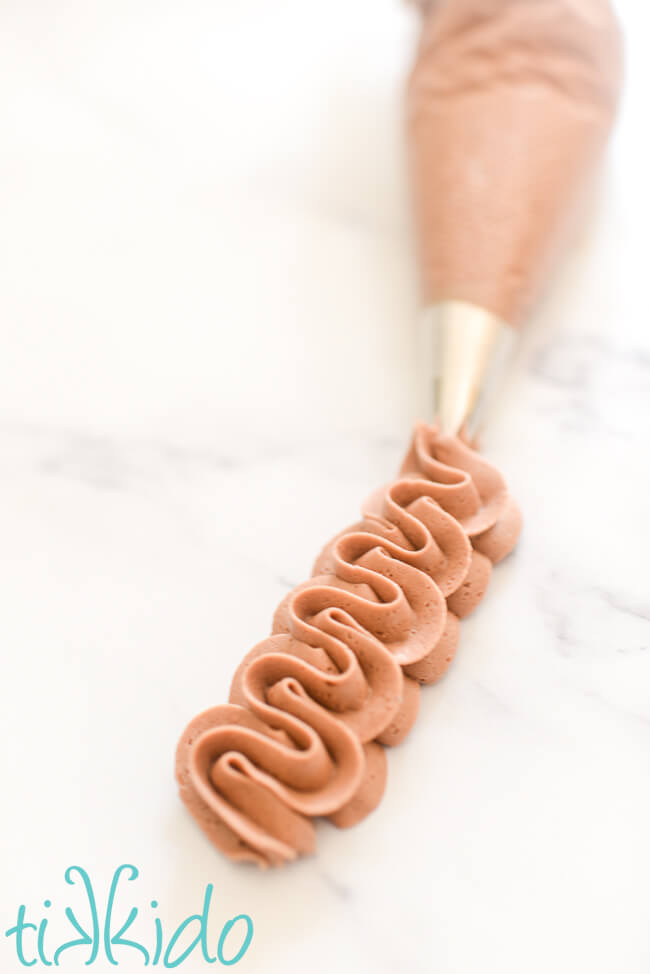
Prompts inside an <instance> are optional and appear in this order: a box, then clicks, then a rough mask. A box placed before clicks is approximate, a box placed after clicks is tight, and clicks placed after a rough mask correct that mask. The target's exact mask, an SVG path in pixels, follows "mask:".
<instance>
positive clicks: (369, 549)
mask: <svg viewBox="0 0 650 974" xmlns="http://www.w3.org/2000/svg"><path fill="white" fill-rule="evenodd" d="M520 526H521V517H520V514H519V511H518V508H517V507H516V505H515V504H514V502H513V501H512V499H511V498H510V497H509V495H508V492H507V489H506V487H505V484H504V481H503V479H502V477H501V475H500V474H499V473H498V471H496V470H495V468H494V467H492V466H491V465H490V464H488V463H487V461H486V460H484V459H483V458H482V457H480V456H479V455H478V454H477V453H476V452H475V451H474V450H472V449H471V448H470V447H469V446H468V445H467V444H465V443H463V442H462V441H461V440H460V439H458V438H456V437H446V436H441V435H440V434H439V433H438V431H437V430H436V429H435V428H434V427H430V426H425V425H424V424H422V425H420V426H418V427H416V430H415V433H414V437H413V441H412V444H411V447H410V449H409V452H408V454H407V456H406V459H405V461H404V464H403V466H402V470H401V473H400V476H399V477H398V479H397V480H395V481H394V482H392V483H390V484H388V485H387V486H386V487H384V488H382V489H381V490H379V491H377V492H375V493H374V494H373V495H372V496H371V497H370V498H369V500H368V501H367V502H366V504H365V505H363V509H362V520H361V521H359V522H357V523H356V524H354V525H352V526H351V527H350V528H348V529H346V530H345V531H343V532H341V533H340V534H339V535H337V536H336V537H335V538H334V539H332V541H330V542H329V544H327V545H326V546H325V548H324V549H323V551H322V552H321V553H320V555H319V556H318V558H317V559H316V563H315V565H314V570H313V574H312V577H311V578H310V579H309V580H308V581H306V582H304V583H302V584H301V585H298V586H297V587H296V588H295V589H293V591H291V592H290V593H289V594H288V595H287V596H286V598H285V599H284V600H283V601H282V602H281V604H280V605H279V606H278V608H277V610H276V612H275V615H274V619H273V631H272V635H271V636H269V637H268V638H267V639H265V640H263V641H262V642H261V643H259V644H258V645H257V646H255V647H254V648H253V649H252V650H251V651H250V652H249V653H248V655H247V656H246V657H245V658H244V660H243V661H242V663H241V664H240V666H239V667H238V669H237V671H236V673H235V675H234V678H233V682H232V686H231V691H230V703H228V704H225V705H223V706H218V707H214V708H212V709H210V710H207V711H205V712H204V713H202V714H200V715H199V716H198V717H196V718H194V720H193V721H191V723H190V724H189V726H188V727H187V728H186V730H185V732H184V734H183V736H182V738H181V740H180V742H179V745H178V749H177V755H176V775H177V779H178V783H179V788H180V794H181V798H182V799H183V801H184V802H185V804H186V805H187V807H188V809H189V810H190V812H191V813H192V815H193V816H194V817H195V819H196V820H197V822H198V823H199V825H200V826H201V827H202V828H203V830H204V831H205V832H206V834H207V835H208V837H209V838H210V839H211V840H212V842H213V843H214V844H215V845H216V846H217V847H218V848H220V849H221V850H222V851H223V852H224V853H225V854H226V855H227V856H229V857H230V858H231V859H236V860H250V861H253V862H257V863H258V864H259V865H262V866H266V865H272V864H279V863H283V862H286V861H289V860H292V859H295V858H296V857H297V856H299V855H301V854H304V853H308V852H311V851H312V850H313V848H314V844H315V832H314V827H313V824H312V821H311V819H313V818H315V817H318V816H325V817H327V818H329V819H330V820H331V821H332V822H334V823H335V824H336V825H338V826H340V827H346V826H348V825H353V824H355V823H356V822H358V821H360V820H361V819H362V818H364V817H365V815H367V814H368V813H369V812H370V811H372V809H374V808H375V807H376V805H377V804H378V802H379V800H380V798H381V795H382V793H383V790H384V785H385V780H386V757H385V752H384V747H385V746H390V745H395V744H398V743H400V742H401V741H402V740H403V739H404V738H405V737H406V735H407V734H408V732H409V730H410V729H411V727H412V726H413V723H414V721H415V719H416V716H417V711H418V705H419V693H420V689H419V684H427V683H433V682H434V681H435V680H437V679H439V678H440V677H441V676H442V674H443V673H444V672H445V670H446V669H447V667H448V666H449V663H450V662H451V660H452V658H453V656H454V653H455V650H456V645H457V641H458V635H459V628H460V626H459V619H460V618H462V617H463V616H465V615H467V614H468V612H471V611H472V609H473V608H474V607H475V606H476V605H477V604H478V602H479V601H480V599H481V598H482V597H483V594H484V592H485V589H486V586H487V583H488V581H489V578H490V573H491V569H492V564H493V563H494V562H496V561H499V560H500V559H501V558H503V557H505V555H506V554H507V553H508V551H510V550H511V549H512V548H513V547H514V544H515V543H516V540H517V536H518V534H519V530H520ZM382 745H383V746H382Z"/></svg>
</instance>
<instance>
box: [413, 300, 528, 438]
mask: <svg viewBox="0 0 650 974" xmlns="http://www.w3.org/2000/svg"><path fill="white" fill-rule="evenodd" d="M423 338H424V343H425V348H424V349H423V363H424V368H425V369H426V370H427V376H426V379H425V383H426V388H427V394H428V398H429V400H430V401H429V404H428V407H429V410H430V412H431V413H432V416H433V418H434V419H435V420H436V421H437V423H438V425H439V428H440V431H441V432H442V433H445V434H450V435H456V434H457V433H459V432H460V430H461V429H463V428H464V429H465V431H466V434H467V435H468V436H470V437H473V436H475V435H476V432H477V430H478V428H479V427H480V425H481V424H482V422H483V421H484V418H485V411H486V406H487V405H488V404H489V402H490V400H491V399H492V397H493V393H494V391H495V388H496V387H497V386H498V384H499V380H500V379H501V378H502V376H503V372H504V368H505V366H506V363H507V360H508V358H509V356H510V352H511V350H512V348H513V346H514V343H515V338H516V335H515V330H514V328H513V327H512V326H511V325H508V324H507V323H506V322H505V321H502V320H501V319H500V318H498V317H497V316H496V315H494V314H492V312H491V311H487V310H486V309H485V308H480V307H478V305H475V304H470V303H469V302H467V301H440V302H439V303H437V304H434V305H431V306H429V307H428V308H426V309H425V311H424V313H423Z"/></svg>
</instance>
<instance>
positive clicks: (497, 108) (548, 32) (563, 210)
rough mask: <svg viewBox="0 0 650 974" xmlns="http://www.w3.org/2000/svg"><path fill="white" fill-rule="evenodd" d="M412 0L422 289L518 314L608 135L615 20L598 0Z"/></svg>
mask: <svg viewBox="0 0 650 974" xmlns="http://www.w3.org/2000/svg"><path fill="white" fill-rule="evenodd" d="M421 6H422V8H423V13H424V17H423V21H422V34H421V41H420V46H419V50H418V54H417V58H416V60H415V64H414V66H413V70H412V72H411V76H410V78H409V85H408V92H407V100H406V108H407V131H408V143H409V149H410V152H409V156H410V170H411V171H410V176H411V179H410V183H411V187H412V191H413V203H414V207H413V211H414V217H415V224H416V231H417V237H418V245H419V246H418V250H419V256H420V267H421V277H422V289H423V299H424V301H425V303H426V304H429V303H435V302H437V301H442V300H445V299H457V300H463V301H468V302H471V303H473V304H476V305H479V306H480V307H482V308H486V309H487V310H488V311H490V312H492V313H494V314H496V315H497V316H498V317H500V318H502V319H503V320H504V321H506V322H508V323H509V324H512V325H517V324H519V323H520V322H521V320H522V318H523V317H524V316H525V313H526V312H527V311H528V310H529V307H530V305H531V303H532V302H533V301H534V299H535V298H536V296H537V294H538V292H539V289H540V287H541V285H542V284H543V283H544V281H545V278H546V276H547V272H548V269H549V266H550V264H551V263H552V260H553V258H554V257H555V256H556V252H557V244H558V242H560V241H561V240H562V237H563V230H564V227H565V225H566V218H567V215H568V214H570V213H571V210H572V209H573V208H574V204H575V200H576V198H579V196H580V194H581V192H582V187H583V186H584V185H585V183H586V182H587V181H588V176H589V174H590V172H591V171H592V170H593V168H594V166H595V164H596V163H597V161H598V159H599V158H600V154H601V151H602V149H603V146H604V144H605V141H606V139H607V136H608V134H609V131H610V128H611V125H612V122H613V119H614V115H615V110H616V106H617V101H618V96H619V89H620V85H621V70H622V69H621V65H622V50H621V35H620V31H619V29H618V24H617V22H616V19H615V17H614V15H613V13H612V9H611V6H610V4H609V2H608V0H436V2H435V3H422V4H421Z"/></svg>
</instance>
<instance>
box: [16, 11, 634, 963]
mask: <svg viewBox="0 0 650 974" xmlns="http://www.w3.org/2000/svg"><path fill="white" fill-rule="evenodd" d="M644 7H645V5H643V4H640V3H638V2H636V0H627V2H625V3H621V4H620V5H619V9H620V10H621V13H622V16H623V18H624V24H625V26H626V30H627V35H628V66H629V67H628V91H627V97H626V100H625V104H624V109H623V114H622V117H621V122H620V125H619V127H618V130H617V133H616V137H615V140H614V144H613V146H612V151H611V153H610V156H609V162H608V165H607V167H606V170H605V172H604V174H603V178H602V180H601V185H600V187H599V191H598V194H597V197H596V198H595V200H594V203H593V205H592V207H591V210H590V212H589V214H588V218H586V219H585V221H584V222H583V223H582V224H581V226H580V228H579V229H578V230H577V232H576V234H575V238H574V240H573V242H572V247H571V252H570V255H569V256H568V257H567V260H566V262H565V264H564V266H563V267H562V270H561V272H560V273H559V274H558V277H557V280H556V282H555V285H554V287H553V289H552V290H551V292H550V293H549V294H548V295H547V297H546V299H545V301H544V303H543V305H542V306H541V307H540V309H539V311H538V313H537V315H536V317H535V320H534V321H532V322H531V326H530V329H529V330H528V332H527V335H526V337H525V340H524V343H523V345H522V347H521V350H520V354H519V356H518V360H517V363H516V367H515V370H514V373H513V375H512V379H511V381H510V382H509V384H508V385H507V387H506V388H504V391H503V395H502V397H501V400H500V407H499V409H498V410H497V412H496V414H495V416H494V418H493V423H492V426H491V428H490V430H489V432H488V433H487V435H486V436H485V438H484V446H485V449H486V452H487V454H488V456H489V457H491V458H492V459H494V460H495V461H496V462H498V463H499V464H501V465H502V466H503V468H504V470H505V472H506V475H507V477H508V479H509V483H510V485H511V487H512V489H513V491H514V492H515V493H516V495H517V497H518V498H519V500H520V502H521V504H522V507H523V509H524V511H525V515H526V527H525V534H524V536H523V538H522V541H521V544H520V547H519V550H518V552H517V554H516V556H515V557H514V558H512V559H510V560H509V562H508V563H506V564H504V565H503V566H502V567H501V568H500V569H499V570H498V571H496V572H495V577H494V582H493V584H492V586H491V591H490V592H489V595H488V597H487V598H486V600H485V602H484V603H483V605H482V607H481V609H480V610H479V611H477V613H476V614H475V616H473V617H472V618H471V620H468V621H467V623H466V624H464V632H463V637H462V645H461V648H460V650H459V654H458V657H457V660H456V662H455V664H454V666H453V668H452V670H451V671H450V673H449V674H448V676H447V677H446V678H445V680H444V681H443V682H442V683H441V684H439V685H438V686H436V687H434V688H431V689H429V690H427V691H426V692H425V693H424V695H423V705H422V711H421V716H420V719H419V722H418V724H417V726H416V728H415V730H414V731H413V733H412V736H411V737H410V739H409V740H408V742H407V743H406V744H405V745H404V746H403V747H402V748H400V749H399V750H396V751H395V752H393V753H391V755H390V767H389V782H388V789H387V793H386V796H385V799H384V801H383V803H382V805H381V807H380V810H378V811H377V812H376V813H375V814H374V815H373V816H371V817H370V818H369V819H368V820H367V821H366V822H365V823H364V824H362V825H361V826H359V827H357V828H356V829H353V830H350V831H348V832H342V833H339V832H337V831H336V830H334V829H333V828H330V827H326V826H323V827H322V829H321V830H320V834H319V852H318V856H317V857H316V858H314V859H313V860H310V861H305V862H302V863H300V864H299V865H297V866H295V867H293V868H290V869H287V870H286V871H283V872H281V873H277V872H276V873H268V874H262V873H258V872H257V871H256V870H254V869H246V868H243V869H242V868H236V867H233V866H231V865H229V864H227V863H226V862H224V861H222V859H221V858H220V857H219V856H218V855H217V854H215V853H214V852H213V851H212V850H211V848H210V847H209V845H208V844H207V843H206V841H205V840H204V839H203V837H202V836H201V834H200V833H199V832H198V830H197V829H196V827H195V826H194V823H193V822H192V821H191V820H190V819H189V817H188V816H187V815H186V814H185V812H184V810H183V809H182V807H181V806H180V803H179V802H178V800H177V796H176V791H175V787H174V782H173V779H172V757H173V751H174V747H175V743H176V739H177V736H178V734H179V732H180V731H181V729H182V727H183V726H184V724H185V722H186V720H187V719H188V718H189V717H191V716H192V715H193V714H194V713H195V712H197V711H198V710H199V709H202V708H204V707H206V706H208V705H210V704H212V703H217V702H221V701H223V700H225V698H226V695H227V689H228V684H229V679H230V676H231V673H232V671H233V669H234V667H235V665H236V663H237V662H238V660H239V659H240V657H241V656H242V654H243V653H244V652H245V651H246V650H247V649H248V648H249V647H250V646H251V645H253V644H254V643H255V642H256V641H258V640H259V639H260V638H261V637H262V636H264V635H265V634H266V632H267V631H268V626H269V620H270V617H271V614H272V611H273V609H274V607H275V605H276V603H277V602H278V601H279V600H280V599H281V598H282V596H283V595H284V593H285V592H286V591H287V588H288V587H289V586H290V585H291V584H292V583H294V582H297V581H299V580H300V579H302V578H303V577H305V576H306V574H307V573H308V572H309V568H310V564H311V559H312V556H313V555H314V554H315V552H316V551H317V550H318V548H319V546H320V545H321V543H322V542H324V541H325V540H326V539H327V538H328V537H329V536H331V534H332V533H333V532H334V531H336V530H337V529H338V528H339V527H341V526H343V525H345V524H347V523H349V521H350V520H351V519H353V518H354V517H355V514H356V509H357V504H358V503H359V501H360V500H361V499H362V498H363V497H364V496H365V494H366V493H367V491H368V489H369V488H371V487H372V486H373V485H375V484H377V483H380V482H382V481H383V480H384V479H386V477H387V476H389V475H390V474H391V473H392V472H393V471H394V469H395V467H396V464H397V461H398V458H399V456H400V452H401V450H402V449H403V447H404V444H405V442H406V439H407V435H408V429H409V425H410V422H411V419H412V417H413V413H414V409H415V405H414V391H413V389H414V378H413V377H414V347H415V346H414V321H415V308H416V287H415V274H414V267H413V258H412V250H411V243H410V236H409V225H408V219H407V209H406V200H405V195H406V194H405V188H404V174H403V160H402V153H401V145H400V116H399V109H400V100H399V99H400V83H401V79H402V77H403V74H404V70H405V66H406V64H407V63H408V59H409V56H410V50H411V45H412V42H413V36H414V30H413V28H414V22H413V20H412V18H411V15H410V12H409V11H408V10H406V9H404V8H402V7H401V6H400V4H399V3H397V2H396V0H373V2H372V3H371V2H370V0H366V2H359V3H354V4H349V3H346V2H344V0H333V2H331V3H329V4H328V5H322V4H321V5H314V4H305V3H301V2H298V0H279V2H276V3H271V4H269V3H263V2H262V0H248V2H244V3H242V2H241V0H240V2H234V0H217V2H213V3H207V2H206V3H204V2H200V0H186V2H185V3H182V4H181V3H169V2H160V0H156V2H153V0H128V2H126V0H112V2H110V3H109V2H108V0H95V2H91V3H88V2H87V0H70V2H68V3H65V4H45V3H42V2H37V0H7V2H5V3H3V5H2V10H1V12H0V28H1V29H2V34H3V37H4V38H5V40H4V42H3V45H2V49H3V55H2V59H1V60H0V132H1V133H2V134H1V140H2V152H1V153H0V212H1V213H2V217H1V220H2V232H1V233H0V333H1V336H2V341H1V354H0V591H1V592H2V598H1V604H2V608H1V610H0V645H1V646H2V664H3V675H2V708H1V721H2V734H1V740H2V745H1V749H0V753H1V759H2V764H1V766H0V771H1V774H2V781H3V785H2V805H1V808H2V824H3V829H2V848H1V861H2V871H1V875H0V916H1V919H2V924H3V926H2V931H1V932H0V958H1V959H2V965H1V966H2V969H3V970H14V969H19V968H18V965H17V961H16V959H15V955H14V954H13V953H12V948H11V947H10V944H9V941H8V940H7V939H6V938H4V937H3V936H1V933H3V932H4V930H5V929H6V928H8V927H9V926H10V924H11V923H12V922H13V921H14V919H15V911H16V908H17V906H18V904H19V903H26V904H27V905H28V906H29V907H30V909H31V908H32V907H33V908H35V909H37V911H38V910H40V914H42V913H43V909H42V908H41V903H42V900H43V899H44V898H45V897H46V896H50V897H51V898H52V899H53V901H54V907H53V910H56V909H58V908H60V906H61V904H62V903H63V902H64V901H65V895H64V887H63V871H64V869H65V868H66V866H69V865H72V864H73V863H75V864H80V865H85V866H86V867H87V868H88V869H89V870H91V871H92V875H93V878H94V880H95V881H96V882H97V884H106V883H107V882H108V880H109V878H110V875H111V873H112V870H113V869H114V868H115V866H116V865H118V864H120V863H122V862H133V863H135V864H137V865H138V867H139V868H140V870H141V878H140V880H139V881H138V882H139V884H140V886H139V887H138V891H137V892H136V893H135V894H134V903H135V904H136V905H139V906H142V907H143V908H144V907H145V906H146V905H147V902H148V899H149V898H150V897H151V896H156V898H157V899H158V900H159V901H160V904H161V905H160V914H161V916H163V917H164V920H165V924H166V926H168V927H169V928H170V929H172V928H173V925H175V924H176V923H177V922H178V921H179V919H182V917H183V916H185V915H187V914H188V913H190V912H192V911H194V910H196V909H197V908H199V907H200V900H201V897H202V891H203V887H204V886H205V884H206V883H207V882H213V883H214V884H215V887H216V890H215V906H214V915H215V917H216V918H217V919H218V920H219V923H221V922H223V921H224V920H225V919H228V918H229V917H231V916H233V915H234V914H236V913H239V912H242V911H244V912H247V913H249V914H250V915H251V916H252V918H253V920H254V923H255V934H254V939H253V944H252V946H251V948H250V950H249V953H248V955H247V957H246V958H245V960H244V961H242V962H241V964H240V965H239V966H238V967H237V968H236V969H239V970H242V971H250V972H264V974H273V972H275V971H280V970H282V971H291V972H298V971H305V970H310V971H311V972H313V974H321V972H323V974H324V972H328V974H329V972H331V971H333V970H337V971H340V972H342V974H348V972H350V974H352V972H355V974H357V972H358V974H384V972H386V974H395V972H398V971H399V972H402V971H408V972H415V974H420V972H421V974H425V972H426V974H478V972H480V974H492V972H494V974H515V972H516V974H520V972H522V971H525V972H526V974H547V972H548V971H555V972H558V974H574V972H576V971H588V972H589V974H612V972H614V971H616V972H625V974H645V972H647V970H648V965H649V963H650V957H649V953H650V951H649V944H648V924H647V921H648V911H649V906H650V902H649V886H648V872H649V868H650V853H649V829H648V822H649V821H650V815H649V812H650V781H649V772H648V758H649V753H650V745H649V733H648V731H649V720H650V717H649V709H648V704H649V697H650V693H649V689H650V681H649V674H648V642H649V628H650V627H649V621H650V594H649V585H648V582H649V576H650V559H649V556H648V551H649V541H650V529H649V523H650V492H649V490H648V474H649V472H650V469H649V467H650V464H649V460H648V443H649V441H650V332H649V325H650V314H649V312H650V302H649V300H648V288H647V278H648V270H647V264H648V259H647V242H648V231H647V228H648V221H649V217H650V206H649V196H648V189H647V174H648V171H649V165H650V159H649V157H648V142H647V132H643V131H642V129H643V128H644V127H645V128H647V126H646V125H645V122H644V116H645V115H647V113H646V112H645V111H644V108H645V103H646V99H647V95H648V92H649V91H650V87H649V86H650V70H649V68H648V63H647V55H646V52H645V41H646V38H647V33H648V30H649V29H650V17H649V15H648V13H647V12H646V10H645V9H644ZM251 594H252V597H251ZM40 914H39V915H40ZM138 922H140V921H138ZM52 923H53V925H54V924H55V921H54V920H53V921H52ZM52 929H54V926H53V928H52ZM123 956H124V957H125V959H124V961H123V967H124V968H125V969H126V970H128V971H131V970H134V971H135V970H137V969H139V967H140V960H139V959H138V958H137V957H136V958H135V959H133V957H132V956H131V954H130V953H129V952H128V951H127V952H126V954H124V955H123ZM62 964H63V962H62ZM101 967H102V964H101V962H100V961H97V964H96V969H97V968H101ZM67 969H69V970H81V969H82V955H81V954H79V955H78V956H76V957H75V958H73V957H72V956H71V957H70V959H69V961H68V964H67ZM181 969H182V970H191V971H196V972H199V971H202V970H204V969H206V968H205V965H204V964H203V963H202V962H201V961H200V960H198V959H196V960H192V961H187V962H186V964H185V965H184V966H183V967H182V968H181Z"/></svg>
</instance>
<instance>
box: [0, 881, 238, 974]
mask: <svg viewBox="0 0 650 974" xmlns="http://www.w3.org/2000/svg"><path fill="white" fill-rule="evenodd" d="M138 875H139V872H138V870H137V868H136V867H135V866H131V865H128V864H125V865H122V866H118V868H117V869H116V870H115V872H114V873H113V877H112V879H111V883H110V887H109V889H108V897H107V899H106V907H105V910H104V911H103V913H102V914H101V920H100V910H99V908H98V905H97V898H96V896H95V890H94V889H93V884H92V882H91V879H90V876H89V875H88V873H87V872H86V870H85V869H82V867H81V866H70V867H69V868H68V869H66V871H65V881H66V883H67V884H68V885H69V886H76V887H77V893H78V895H79V896H81V904H80V905H75V910H74V911H73V910H72V907H70V906H66V907H65V908H61V909H63V913H62V914H61V909H54V908H53V904H52V901H51V900H49V899H46V900H44V901H43V908H44V912H45V915H44V916H43V917H42V918H41V919H39V918H37V917H34V918H32V917H31V915H30V916H29V917H28V915H27V908H26V906H25V905H22V906H19V907H18V914H17V917H16V922H15V923H14V924H13V926H11V927H10V928H9V929H8V930H6V931H5V937H8V938H9V940H10V941H11V940H13V943H14V946H15V950H16V956H17V958H18V961H19V963H20V964H22V966H23V967H34V966H35V965H37V964H39V965H43V966H45V967H52V966H55V967H58V966H59V964H60V963H61V959H62V958H63V967H64V968H67V969H68V970H71V967H70V964H71V962H72V959H73V956H74V957H75V958H76V960H77V962H78V963H79V964H81V965H83V966H84V967H89V966H90V965H91V964H94V963H95V962H96V961H101V960H106V961H108V963H109V964H113V965H114V966H116V967H118V966H119V965H120V964H122V963H124V966H125V967H128V969H129V970H133V969H134V968H133V961H134V960H137V956H136V955H138V954H139V955H140V958H139V961H140V963H141V964H142V966H143V967H147V966H149V965H151V966H152V967H155V966H156V965H160V966H161V967H166V968H172V967H180V965H181V964H182V963H183V962H184V961H186V960H187V959H188V957H192V959H193V960H199V959H200V958H202V959H203V961H204V962H205V963H206V964H216V963H217V961H218V962H219V963H220V964H224V965H226V966H227V967H232V965H233V964H236V963H237V962H238V961H240V960H241V959H242V957H243V956H244V955H245V954H246V952H247V950H248V948H249V947H250V945H251V941H252V939H253V921H252V920H251V918H250V917H249V916H248V914H247V913H240V914H238V915H237V916H234V917H232V918H231V919H229V920H227V921H226V922H225V923H224V924H223V926H222V927H221V931H220V933H219V936H218V938H217V937H216V936H215V937H214V938H213V943H214V942H216V946H215V947H212V946H211V944H210V939H211V938H210V935H209V931H208V923H209V920H210V906H211V903H212V894H213V892H214V886H213V885H212V883H208V885H207V886H206V888H205V894H204V896H203V908H202V910H201V912H200V913H192V914H190V916H188V917H186V918H185V919H184V920H182V922H181V923H180V924H179V925H178V926H177V927H176V928H175V929H174V931H173V932H172V933H171V935H169V936H167V935H166V934H165V931H164V930H163V924H162V921H161V919H160V916H158V915H157V914H156V910H157V908H158V901H157V900H155V899H154V900H150V902H149V905H148V909H146V910H144V909H139V908H138V907H137V906H133V905H132V903H131V902H130V901H129V898H128V894H130V893H131V892H132V888H131V887H127V886H126V883H127V882H129V883H131V882H134V881H135V880H136V879H137V878H138ZM71 895H72V894H71ZM80 917H81V918H82V919H79V918H80ZM138 918H139V919H138ZM34 919H35V920H36V922H33V920H34ZM48 925H49V929H48ZM152 928H153V929H152ZM143 930H147V931H148V936H147V937H144V936H143V933H142V931H143ZM127 932H128V933H129V937H128V938H127V937H126V936H125V934H126V933H127ZM136 933H137V935H138V938H142V941H141V939H136ZM59 934H62V936H59ZM70 934H74V936H73V937H72V939H68V938H69V937H70ZM212 951H214V953H213V952H212Z"/></svg>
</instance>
